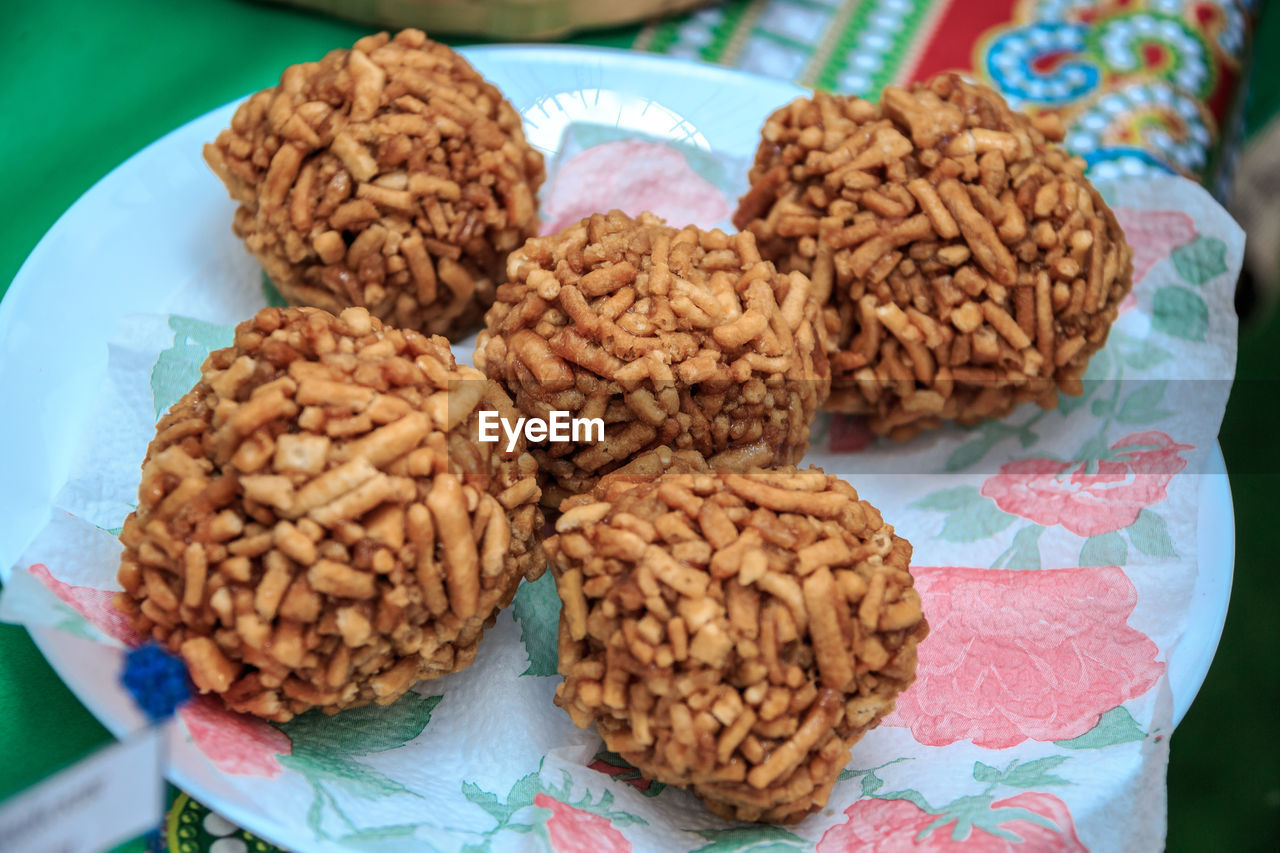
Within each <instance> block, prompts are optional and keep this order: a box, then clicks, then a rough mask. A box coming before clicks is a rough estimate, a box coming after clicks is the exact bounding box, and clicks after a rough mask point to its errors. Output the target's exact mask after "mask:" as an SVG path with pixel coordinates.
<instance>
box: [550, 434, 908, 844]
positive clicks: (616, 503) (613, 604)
mask: <svg viewBox="0 0 1280 853" xmlns="http://www.w3.org/2000/svg"><path fill="white" fill-rule="evenodd" d="M657 472H663V473H661V474H660V475H659V474H657ZM562 509H563V510H564V514H563V515H561V516H560V518H559V520H558V521H557V523H556V535H555V536H553V537H551V538H550V539H548V540H547V542H546V549H547V554H548V556H549V557H550V559H551V569H552V572H553V573H554V574H555V578H556V586H557V589H558V590H559V593H560V599H561V601H562V602H563V609H562V610H561V614H560V636H559V651H560V673H561V674H562V675H563V676H564V682H563V683H562V684H561V685H560V687H559V688H557V690H556V704H558V705H560V706H561V707H563V708H564V709H565V710H567V711H568V712H569V715H570V716H571V717H572V718H573V721H574V722H575V723H577V724H578V725H579V726H581V727H584V728H585V727H586V726H589V725H590V724H591V723H593V722H594V723H596V724H597V726H598V728H599V730H600V734H601V735H602V736H603V737H604V742H605V744H606V745H607V746H608V748H609V749H611V750H613V751H615V752H617V753H618V754H620V755H621V756H622V757H623V758H625V759H626V760H627V761H629V762H631V763H632V764H634V765H635V766H636V767H638V768H639V769H640V771H641V772H642V773H643V774H644V775H645V776H646V777H648V778H651V779H658V780H661V781H663V782H666V783H668V784H672V785H681V786H685V787H689V788H691V789H692V790H693V792H694V793H695V794H697V795H698V796H700V797H702V798H703V799H704V800H705V801H706V802H707V805H708V807H709V808H710V809H711V810H712V811H713V812H715V813H716V814H718V815H721V816H722V817H725V818H729V819H737V820H757V821H771V822H791V821H796V820H800V819H801V818H803V817H804V816H805V815H807V814H809V813H810V812H813V811H815V810H817V809H820V808H822V807H823V806H824V805H826V802H827V797H828V795H829V794H830V792H831V786H832V785H833V784H834V783H835V781H836V777H837V776H838V775H839V773H840V770H841V769H842V768H843V767H844V766H845V764H846V763H847V762H848V760H849V749H850V747H851V746H852V745H853V744H854V743H856V742H857V741H858V739H859V738H861V737H862V735H863V734H864V733H865V732H866V731H867V730H868V729H870V728H873V727H874V726H876V725H877V724H878V723H879V722H880V719H881V718H882V717H883V716H884V715H885V714H887V713H889V711H891V710H892V709H893V706H894V699H895V697H896V696H897V694H898V692H899V691H901V690H902V689H903V688H904V687H906V686H907V685H909V684H910V683H911V682H912V680H913V679H914V678H915V669H916V645H917V644H918V643H919V641H920V640H921V639H922V638H923V637H924V636H925V635H926V634H927V633H928V626H927V624H926V623H925V620H924V617H923V616H922V614H921V610H920V597H919V595H917V593H916V591H915V589H913V587H912V578H911V574H910V572H909V571H908V563H909V561H910V559H911V545H910V544H909V543H908V542H907V541H906V540H904V539H902V538H900V537H898V536H895V535H894V533H893V528H892V527H890V526H889V525H887V524H885V523H884V521H883V520H882V519H881V518H880V513H879V512H878V511H877V510H876V509H875V507H873V506H871V505H870V504H868V503H867V502H866V501H860V500H859V499H858V495H857V493H856V492H855V491H854V490H853V488H852V487H851V486H849V485H848V484H847V483H845V482H843V481H841V480H839V479H837V478H836V477H832V476H829V475H827V474H824V473H823V472H822V471H821V470H819V469H816V468H811V469H810V470H808V471H797V470H796V469H795V468H790V467H787V468H778V469H773V470H768V471H764V470H760V469H755V470H752V471H750V472H748V473H746V474H730V473H724V472H716V473H712V471H711V469H710V468H708V466H707V465H706V463H705V462H703V460H702V459H701V457H699V456H698V455H697V454H696V453H691V452H687V451H686V452H681V453H671V452H670V451H668V450H667V449H666V448H662V449H661V450H659V451H656V452H655V453H653V454H650V455H649V458H642V459H640V460H637V462H636V463H634V464H633V465H631V466H628V468H627V469H623V470H621V471H619V472H617V473H615V474H612V475H609V476H606V477H605V478H603V479H602V480H601V481H600V482H599V483H598V484H597V486H596V488H595V490H594V491H593V492H592V493H591V494H589V495H582V496H579V497H575V498H571V499H569V500H568V501H566V502H565V504H564V506H563V507H562Z"/></svg>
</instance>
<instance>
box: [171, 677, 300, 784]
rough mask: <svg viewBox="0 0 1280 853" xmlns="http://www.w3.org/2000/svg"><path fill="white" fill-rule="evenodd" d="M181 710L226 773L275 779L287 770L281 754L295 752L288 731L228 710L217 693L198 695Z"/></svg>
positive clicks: (193, 733)
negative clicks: (281, 762) (280, 758)
mask: <svg viewBox="0 0 1280 853" xmlns="http://www.w3.org/2000/svg"><path fill="white" fill-rule="evenodd" d="M178 713H179V715H181V717H182V721H183V722H184V723H186V724H187V731H189V732H190V733H191V739H192V740H193V741H194V742H195V745H196V747H197V748H198V749H199V750H200V751H201V752H203V753H204V754H205V757H206V758H208V759H209V760H210V761H212V762H213V764H214V766H216V767H217V768H218V769H219V770H221V771H222V772H224V773H231V774H233V775H235V776H260V777H264V778H267V779H274V778H275V777H276V776H279V775H280V773H281V771H283V770H284V768H283V767H281V766H280V761H279V756H281V755H289V754H290V753H291V752H293V744H292V742H290V740H289V737H288V735H286V734H285V733H284V732H282V731H280V730H279V729H277V728H276V727H275V726H272V725H270V724H269V723H266V722H264V721H263V720H259V719H258V718H257V717H251V716H249V715H248V714H237V713H235V712H234V711H231V710H228V708H227V706H226V705H224V704H222V700H221V699H219V698H217V697H216V696H208V695H205V696H196V697H195V698H194V699H192V700H191V701H190V702H188V703H187V704H185V705H183V706H182V708H181V709H180V710H179V711H178Z"/></svg>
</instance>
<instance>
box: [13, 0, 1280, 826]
mask: <svg viewBox="0 0 1280 853" xmlns="http://www.w3.org/2000/svg"><path fill="white" fill-rule="evenodd" d="M762 5H764V4H762V3H760V2H747V0H737V2H731V3H728V4H726V6H725V7H724V9H722V10H717V13H721V12H723V13H724V14H725V15H731V14H733V15H736V14H741V13H744V11H745V12H746V13H752V9H755V10H756V12H758V11H759V10H758V8H756V7H760V6H762ZM798 5H800V6H806V5H808V6H813V7H816V6H820V5H821V6H830V5H832V4H830V3H828V4H820V3H816V2H815V3H799V4H798ZM846 5H848V6H850V7H854V9H853V11H855V12H856V11H857V8H856V7H865V6H868V5H870V4H869V0H864V2H849V3H848V4H846ZM1006 5H1010V4H1006ZM1099 5H1103V4H1099ZM1275 19H1280V14H1276V15H1271V16H1269V17H1264V18H1263V25H1262V27H1263V28H1262V32H1263V34H1264V35H1263V37H1264V38H1265V37H1266V34H1268V33H1271V32H1273V31H1276V30H1280V25H1277V24H1276V22H1275ZM735 21H736V19H735ZM1269 22H1270V23H1269ZM843 23H844V24H848V20H847V19H846V20H844V21H843ZM735 25H736V24H735ZM674 26H675V25H667V26H666V27H665V28H663V27H650V28H648V29H646V30H645V31H643V32H641V31H639V30H638V29H637V28H622V29H618V30H610V31H604V32H597V33H592V34H589V35H586V36H581V37H574V38H570V39H566V40H564V41H567V42H572V43H578V44H592V45H600V46H608V47H630V46H632V45H633V44H635V43H636V41H637V35H638V34H639V35H640V38H641V41H642V43H647V44H648V46H649V47H650V48H651V49H665V50H666V51H667V52H679V51H678V50H677V51H672V50H670V48H671V45H672V44H673V43H675V41H677V40H678V39H677V36H679V33H677V32H675V29H674ZM367 31H368V28H366V27H363V26H360V25H356V24H351V23H347V22H343V21H338V20H335V19H331V18H326V17H322V16H317V15H312V14H309V13H305V12H299V11H297V10H293V9H286V8H282V7H275V6H266V5H258V4H252V3H245V2H239V0H205V2H199V3H187V4H170V3H159V2H148V0H117V2H113V3H110V4H103V3H92V2H83V0H59V2H50V3H46V4H34V3H27V4H15V7H14V8H12V9H9V10H8V19H7V21H6V27H5V28H4V30H3V31H0V69H3V71H5V72H7V73H5V74H4V79H5V80H6V81H8V83H7V85H6V86H4V87H2V88H0V116H2V117H3V119H2V120H0V158H2V160H3V162H5V163H6V164H8V166H9V168H7V169H5V170H2V171H0V203H2V204H3V206H2V207H0V209H3V210H5V211H6V216H5V220H6V221H5V227H4V228H3V229H2V230H0V295H2V294H3V291H4V289H5V288H7V286H8V283H9V281H10V280H11V279H12V277H13V276H14V275H15V274H16V272H17V270H18V267H19V266H20V265H21V263H22V260H23V259H24V258H25V257H26V255H27V253H29V252H30V250H31V249H32V248H33V247H34V246H35V244H36V242H37V241H38V240H39V238H40V237H41V235H43V233H44V232H45V231H46V230H48V228H49V227H50V226H51V225H52V224H53V222H54V221H55V220H56V219H57V217H58V216H59V215H60V214H61V213H62V211H64V210H65V209H66V208H67V207H69V206H70V205H71V204H72V203H73V202H74V201H75V200H76V199H77V198H78V197H79V196H80V195H81V194H82V193H83V192H84V191H85V190H87V189H88V188H89V187H90V186H91V185H92V184H93V182H94V181H96V180H97V179H98V178H100V177H101V176H103V175H104V174H106V173H107V172H108V171H110V170H111V169H112V168H113V167H115V166H116V165H117V164H118V163H120V162H121V161H123V160H124V159H126V158H127V157H128V156H129V155H131V154H132V153H133V152H135V151H136V150H138V149H139V148H141V147H143V146H144V145H146V144H147V143H149V142H150V141H152V140H154V139H155V138H157V137H159V136H161V135H163V134H164V133H166V132H167V131H169V130H171V129H173V128H174V127H176V126H178V125H180V124H182V123H184V122H186V121H188V120H190V119H192V118H194V117H196V116H198V115H201V114H203V113H205V112H207V111H208V110H210V109H212V108H214V107H216V106H219V105H221V104H223V103H226V102H227V101H230V100H232V99H233V98H236V97H239V96H242V95H243V94H244V93H246V92H249V91H252V90H255V89H259V88H262V87H264V86H268V85H271V84H272V83H274V82H275V80H276V79H277V78H278V76H279V72H280V70H281V68H283V67H284V66H285V65H287V64H290V63H292V62H297V61H301V60H306V59H312V58H315V57H317V56H319V55H322V54H323V53H324V52H326V51H327V50H329V49H332V48H333V47H336V46H341V45H345V44H350V43H351V42H352V41H354V40H355V39H356V38H358V37H359V36H360V35H363V34H364V33H366V32H367ZM1277 35H1280V33H1277ZM646 40H647V41H646ZM655 40H656V44H655ZM664 40H665V41H664ZM449 41H450V43H453V44H460V43H466V42H464V41H463V40H449ZM1274 43H1280V41H1277V42H1274ZM779 44H782V45H783V47H786V46H787V45H786V44H784V43H783V42H779ZM779 55H782V54H779ZM1259 55H1260V59H1259V61H1260V63H1262V67H1264V68H1266V69H1268V71H1271V70H1277V71H1280V60H1277V59H1276V57H1273V56H1269V55H1268V54H1267V52H1266V51H1265V50H1264V51H1260V53H1259ZM779 61H784V60H779ZM797 61H801V62H802V66H801V67H802V68H804V69H816V70H814V71H812V72H810V71H803V72H802V73H803V74H810V76H812V75H817V77H818V78H821V79H816V78H815V80H814V82H818V83H823V84H826V85H831V86H839V85H840V84H841V81H840V80H838V79H835V76H834V75H836V74H837V71H832V69H833V68H837V66H835V65H832V63H830V62H827V63H826V64H825V65H824V64H823V63H820V62H816V61H812V60H797ZM737 64H744V63H743V62H738V63H737ZM780 67H783V66H780ZM837 70H838V69H837ZM802 73H797V74H795V75H794V76H796V77H801V76H802ZM823 74H826V77H822V76H821V75H823ZM1262 79H1263V80H1264V83H1263V85H1262V91H1263V92H1264V93H1265V94H1268V95H1272V96H1273V95H1274V93H1275V90H1276V85H1275V81H1276V80H1277V79H1280V74H1276V73H1267V74H1263V75H1262ZM845 82H846V84H847V83H848V80H847V79H846V80H845ZM854 82H857V81H854ZM872 82H874V81H872ZM846 88H848V86H847V85H846ZM1277 353H1280V324H1278V323H1277V322H1276V321H1275V319H1274V318H1272V320H1271V321H1270V322H1269V323H1265V324H1260V325H1259V326H1258V327H1257V328H1255V329H1253V330H1251V331H1250V332H1248V333H1246V334H1245V336H1244V337H1243V338H1242V342H1241V351H1240V367H1239V373H1240V376H1241V379H1242V381H1240V382H1239V383H1238V384H1237V389H1236V392H1235V395H1234V397H1233V401H1232V404H1231V406H1230V407H1229V408H1228V411H1227V418H1226V422H1225V423H1224V426H1223V432H1222V439H1221V441H1222V446H1223V450H1224V453H1225V455H1226V458H1227V467H1228V470H1229V471H1230V472H1231V477H1232V488H1233V493H1234V496H1235V505H1236V512H1237V523H1238V528H1239V529H1238V547H1237V569H1236V572H1237V574H1236V601H1237V603H1239V602H1240V601H1242V600H1243V601H1245V602H1246V605H1238V606H1237V611H1236V612H1233V614H1232V617H1231V618H1230V619H1229V620H1228V623H1227V628H1226V632H1225V634H1224V638H1223V642H1222V646H1221V649H1220V652H1219V655H1218V660H1217V662H1216V663H1215V665H1214V668H1213V670H1212V671H1211V672H1210V675H1209V678H1208V681H1207V682H1206V684H1205V687H1204V689H1203V691H1202V693H1201V695H1200V698H1199V699H1198V700H1197V702H1196V704H1195V706H1193V708H1192V710H1191V713H1190V715H1189V716H1188V718H1187V719H1186V721H1185V722H1184V723H1183V726H1182V727H1181V728H1180V729H1179V731H1178V734H1177V737H1176V738H1175V739H1174V747H1173V749H1172V758H1171V764H1170V768H1169V790H1170V836H1169V849H1170V850H1193V849H1211V848H1216V849H1238V850H1247V849H1257V850H1264V849H1280V741H1277V739H1276V738H1275V737H1274V734H1273V731H1272V725H1271V717H1272V713H1271V711H1269V710H1267V709H1274V708H1275V707H1277V705H1280V672H1278V671H1277V668H1276V664H1275V662H1274V656H1273V655H1266V654H1263V655H1261V656H1259V655H1257V654H1255V652H1256V650H1258V649H1259V647H1261V648H1262V649H1265V650H1269V649H1272V648H1274V646H1275V640H1274V628H1273V627H1272V626H1273V624H1274V623H1272V622H1270V621H1269V616H1265V615H1264V616H1254V615H1252V614H1250V613H1241V612H1239V611H1242V610H1245V609H1246V607H1248V608H1250V609H1252V608H1256V609H1257V610H1258V612H1260V613H1264V614H1266V613H1274V610H1275V606H1280V580H1278V579H1277V577H1278V575H1277V573H1275V572H1272V571H1269V568H1270V566H1271V565H1272V564H1273V563H1274V554H1275V553H1276V551H1277V549H1280V532H1278V531H1277V528H1276V525H1275V524H1274V520H1273V519H1271V517H1270V516H1271V515H1272V511H1271V508H1272V507H1273V506H1274V505H1275V499H1274V495H1275V494H1276V493H1277V491H1280V475H1278V473H1277V472H1280V449H1278V447H1277V444H1276V443H1275V442H1274V441H1273V436H1272V434H1271V433H1272V430H1273V428H1272V427H1271V426H1270V425H1272V424H1274V423H1276V422H1277V421H1278V420H1280V395H1277V394H1275V393H1273V389H1274V386H1273V385H1270V384H1268V383H1274V381H1275V378H1276V371H1275V368H1274V366H1273V365H1274V358H1275V355H1276V354H1277ZM2 509H3V507H0V510H2ZM1268 604H1270V605H1272V606H1271V607H1268V606H1267V605H1268ZM1259 657H1261V658H1262V659H1263V662H1262V663H1259V661H1258V658H1259ZM1258 666H1264V667H1269V670H1264V671H1263V672H1261V673H1259V672H1258V669H1257V668H1258ZM1260 675H1261V676H1262V677H1259V676H1260ZM1222 731H1229V732H1231V733H1232V737H1231V739H1230V741H1229V742H1224V739H1223V738H1222V737H1221V734H1220V732H1222ZM108 739H109V736H108V735H107V733H106V731H105V730H104V729H103V728H102V727H101V726H100V725H99V724H98V723H97V722H96V721H95V720H94V719H93V717H92V716H91V715H90V714H89V713H88V712H87V711H86V710H85V709H84V708H83V707H82V706H81V705H80V704H79V702H77V701H76V700H75V698H74V697H73V696H72V695H71V693H70V692H69V691H68V690H67V689H66V687H64V686H63V685H62V683H61V682H60V681H59V679H58V677H57V676H56V675H55V674H54V673H53V671H52V670H51V669H50V668H49V667H48V665H47V664H46V663H45V662H44V660H43V658H42V657H41V656H40V654H39V652H38V651H36V649H35V647H34V646H33V645H32V644H31V642H30V640H29V638H28V637H27V635H26V633H25V631H24V630H23V629H21V628H17V627H13V626H7V625H6V626H0V767H3V768H4V770H3V772H0V798H3V797H5V796H8V795H9V794H12V793H13V792H14V791H17V790H21V789H22V788H23V787H25V786H27V785H29V784H31V783H32V782H34V781H36V780H38V779H40V778H42V777H43V776H45V775H47V774H48V773H50V772H52V771H53V770H55V769H57V768H59V767H61V766H64V765H65V764H68V763H70V762H72V761H74V760H75V759H77V758H79V757H81V756H83V755H84V754H85V753H86V752H88V751H89V750H90V749H92V748H93V747H94V746H96V745H99V744H101V743H103V742H105V741H106V740H108ZM1245 767H1247V768H1249V769H1248V771H1246V772H1240V771H1239V768H1245ZM175 807H176V808H178V809H186V810H192V809H197V810H198V809H199V806H198V805H197V804H195V803H191V802H188V801H187V800H186V798H183V797H180V798H179V799H178V801H177V804H176V806H175ZM207 825H209V826H216V821H212V822H210V823H208V824H207ZM211 837H212V836H211Z"/></svg>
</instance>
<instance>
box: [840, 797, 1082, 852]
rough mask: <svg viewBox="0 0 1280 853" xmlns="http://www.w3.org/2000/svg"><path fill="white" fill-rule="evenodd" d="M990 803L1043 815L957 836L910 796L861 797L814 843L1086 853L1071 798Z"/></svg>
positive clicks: (858, 848) (852, 848)
mask: <svg viewBox="0 0 1280 853" xmlns="http://www.w3.org/2000/svg"><path fill="white" fill-rule="evenodd" d="M990 809H991V811H992V812H995V813H998V812H999V811H1000V810H1001V809H1019V810H1025V811H1027V812H1033V813H1034V814H1035V815H1037V816H1039V817H1040V818H1042V819H1043V821H1037V820H1033V819H1030V818H1027V817H1022V816H1013V815H1012V814H1011V818H1012V819H1010V820H1007V821H1002V822H1001V823H1000V824H999V829H1000V831H1001V832H1002V833H1004V835H1003V836H1001V835H996V834H994V833H992V832H988V831H987V830H985V829H983V828H981V827H979V826H974V827H972V828H970V830H969V832H968V834H967V835H965V836H964V837H963V838H959V839H957V838H954V837H952V833H953V830H954V828H955V825H956V822H955V821H954V820H952V821H949V822H946V823H943V824H940V825H938V826H935V827H933V828H932V829H929V827H930V826H931V825H932V824H933V823H934V822H935V821H936V820H937V819H938V815H935V814H931V813H929V812H927V811H925V810H924V809H922V808H920V807H919V806H917V805H916V804H915V803H913V802H910V801H909V800H877V799H867V800H858V801H857V802H855V803H854V804H853V805H851V806H849V808H847V809H845V812H844V813H845V815H847V816H848V820H847V821H845V822H844V823H841V824H837V825H836V826H833V827H831V828H830V829H828V830H827V831H826V834H824V835H823V836H822V839H821V840H820V841H819V842H818V844H817V847H816V848H815V849H816V850H817V853H927V851H937V853H952V851H956V853H959V851H966V853H968V851H979V853H1002V851H1017V850H1027V851H1035V853H1048V851H1064V853H1087V848H1086V847H1085V846H1084V845H1083V844H1081V843H1080V839H1079V837H1077V836H1076V827H1075V822H1074V821H1073V820H1072V819H1071V812H1070V811H1069V810H1068V809H1067V804H1066V803H1064V802H1062V800H1060V799H1058V798H1057V797H1055V796H1054V795H1053V794H1044V793H1040V792H1038V791H1027V792H1024V793H1021V794H1015V795H1014V796H1012V797H1008V798H1007V799H1003V800H999V801H997V802H994V803H992V804H991V806H990Z"/></svg>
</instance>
